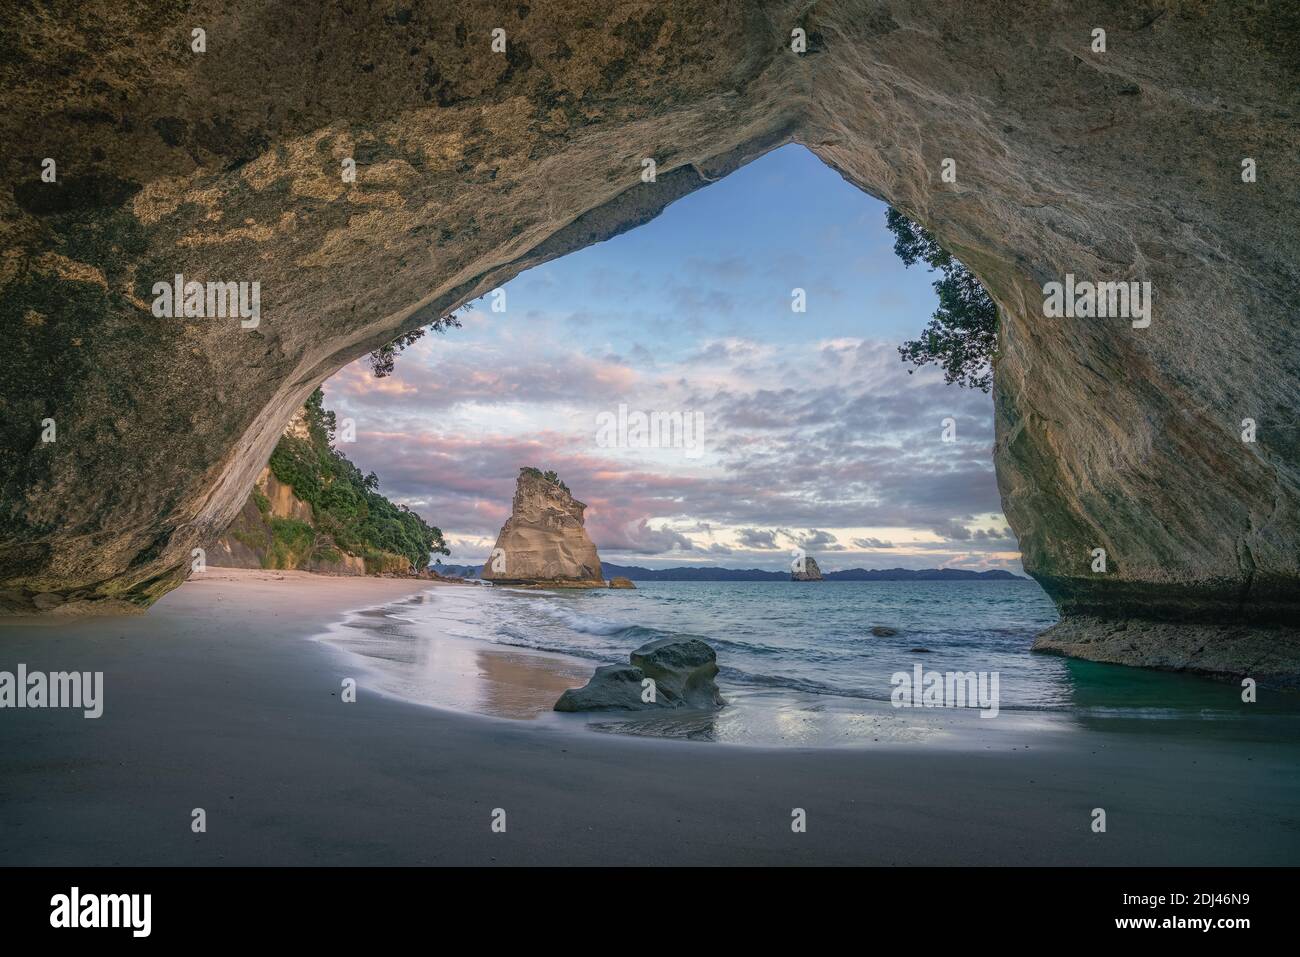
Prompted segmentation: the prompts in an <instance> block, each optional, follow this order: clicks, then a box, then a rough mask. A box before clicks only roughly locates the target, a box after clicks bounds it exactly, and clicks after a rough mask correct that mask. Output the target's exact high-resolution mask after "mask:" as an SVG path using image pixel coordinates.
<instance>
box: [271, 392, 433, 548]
mask: <svg viewBox="0 0 1300 957" xmlns="http://www.w3.org/2000/svg"><path fill="white" fill-rule="evenodd" d="M323 400H324V395H323V394H322V392H321V390H320V389H317V390H316V391H315V392H313V393H312V395H311V398H309V399H308V400H307V403H306V406H305V410H306V419H307V431H308V436H309V437H308V438H299V437H297V436H294V435H283V436H281V437H280V441H279V444H277V445H276V447H275V451H274V452H272V453H271V462H270V465H271V471H272V472H274V473H275V477H276V478H278V479H279V480H280V481H281V482H284V483H285V484H287V485H291V486H293V490H294V494H296V495H297V496H298V498H300V499H302V500H303V501H304V502H306V503H307V504H308V505H310V506H311V509H312V517H313V519H314V521H315V525H316V530H317V531H319V532H323V533H325V534H327V535H329V536H331V537H332V538H333V539H334V542H335V544H336V545H337V546H338V547H339V548H341V549H342V550H343V551H345V552H347V553H348V554H350V555H357V556H360V557H361V558H364V559H365V560H366V568H367V570H371V571H393V570H398V569H395V568H394V562H393V560H392V556H394V555H399V556H402V557H403V558H405V559H406V560H407V561H409V562H410V564H411V565H412V566H414V567H415V569H416V570H417V571H419V570H421V569H423V568H425V567H426V566H427V565H428V564H429V556H430V553H432V552H438V553H440V554H443V555H450V554H451V550H450V549H449V548H447V544H446V542H445V541H444V540H443V537H442V530H441V529H439V528H435V527H434V526H431V525H428V524H426V523H425V521H424V519H422V518H420V516H419V515H417V514H415V512H412V511H411V510H410V509H409V508H407V507H406V506H405V505H394V504H393V503H392V502H390V501H389V500H388V499H386V498H384V496H382V495H380V494H379V492H378V491H377V489H378V487H379V479H378V477H377V476H376V475H375V473H373V472H371V473H370V474H368V475H365V474H362V472H361V470H360V469H359V468H357V467H356V466H355V465H353V464H352V463H351V462H350V461H348V459H347V457H346V456H344V455H343V453H341V452H339V451H338V450H337V449H335V448H334V447H333V445H332V443H333V441H334V429H335V418H334V413H333V412H331V411H330V410H328V409H326V408H325V407H324V405H323Z"/></svg>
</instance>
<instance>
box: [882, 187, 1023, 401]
mask: <svg viewBox="0 0 1300 957" xmlns="http://www.w3.org/2000/svg"><path fill="white" fill-rule="evenodd" d="M885 224H886V225H887V226H888V227H889V231H890V232H891V233H893V234H894V252H895V253H897V254H898V258H899V259H901V260H902V261H903V265H904V266H913V265H915V264H916V263H917V262H924V263H925V264H926V265H927V266H929V267H930V269H931V271H934V270H938V271H939V278H938V279H936V280H935V282H934V291H935V292H936V293H937V294H938V296H939V308H938V309H936V310H935V312H934V315H933V316H932V317H931V318H930V322H929V324H928V325H926V327H925V329H924V330H922V332H921V338H919V339H914V340H912V341H911V342H905V343H903V344H902V345H901V346H899V347H898V354H899V355H900V356H901V357H902V359H903V361H904V362H911V363H912V364H913V365H915V366H916V367H917V368H920V367H921V366H923V365H926V364H928V363H934V364H935V365H937V366H939V367H940V368H941V369H943V378H944V381H945V382H955V383H957V384H958V385H961V386H966V387H967V388H971V389H979V390H981V391H982V392H987V391H989V388H990V387H991V386H992V385H993V365H992V363H993V355H994V353H995V352H996V351H997V347H998V333H997V329H998V307H997V304H996V303H995V302H994V301H993V300H992V299H991V298H990V297H989V294H988V293H987V292H986V291H985V289H984V286H983V285H981V284H980V281H979V280H978V279H976V278H975V276H974V274H973V273H971V272H970V270H968V269H967V268H966V267H965V266H963V265H962V264H961V263H960V262H958V261H957V260H956V259H954V258H953V257H952V254H951V253H949V252H948V251H947V250H946V249H944V248H943V247H942V246H940V245H939V243H938V242H936V241H935V238H934V237H933V236H931V235H930V233H928V232H927V231H926V230H925V229H924V228H922V227H921V226H918V225H917V224H916V223H914V222H912V221H911V220H910V219H908V218H907V217H906V216H904V215H903V214H902V213H900V212H899V211H898V210H896V209H894V208H893V207H892V206H891V207H890V208H889V211H888V212H887V213H886V214H885ZM914 371H915V370H914V369H909V370H908V373H909V374H911V373H912V372H914Z"/></svg>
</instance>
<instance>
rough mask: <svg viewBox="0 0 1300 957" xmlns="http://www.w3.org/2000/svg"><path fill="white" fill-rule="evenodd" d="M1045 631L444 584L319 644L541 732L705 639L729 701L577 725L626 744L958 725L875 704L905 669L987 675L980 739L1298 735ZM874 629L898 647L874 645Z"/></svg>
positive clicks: (783, 602)
mask: <svg viewBox="0 0 1300 957" xmlns="http://www.w3.org/2000/svg"><path fill="white" fill-rule="evenodd" d="M1056 620H1057V616H1056V610H1055V607H1054V606H1053V605H1052V602H1051V601H1050V600H1049V599H1048V597H1047V596H1046V594H1045V593H1044V592H1043V591H1042V589H1041V588H1039V586H1038V585H1037V584H1036V583H1035V582H1032V581H1018V582H820V583H794V582H644V583H639V584H638V586H637V589H636V590H635V591H623V590H589V591H530V590H524V589H513V588H508V587H500V586H497V587H474V586H470V587H445V586H444V587H439V588H433V589H430V590H429V591H427V592H425V593H423V594H421V595H419V596H415V597H414V598H411V599H407V600H405V601H402V602H397V603H395V604H393V605H390V606H387V608H385V609H383V610H380V611H377V612H371V613H368V615H367V616H365V617H362V618H358V619H357V620H355V621H353V622H351V623H350V624H349V625H347V626H346V627H342V626H341V627H340V628H339V629H337V630H336V631H337V633H336V634H334V635H333V636H330V641H331V643H333V644H335V645H338V646H341V647H343V648H345V649H346V650H347V651H350V652H353V653H356V654H360V655H362V656H363V657H365V658H366V659H367V663H369V664H371V665H375V666H376V667H377V669H378V671H379V672H380V676H381V678H382V686H383V687H384V688H385V689H386V690H388V691H391V692H392V693H394V694H397V695H399V696H401V697H405V698H408V699H412V700H416V701H420V702H422V703H426V704H433V705H442V706H447V707H453V708H458V709H465V710H476V711H482V712H484V713H489V714H496V715H498V716H506V717H516V718H542V717H545V718H546V719H547V720H566V719H555V718H554V716H552V715H550V714H549V712H550V707H551V705H552V704H553V703H554V701H555V698H556V697H557V696H558V693H559V692H560V691H562V690H563V689H564V688H565V687H575V686H578V685H581V684H582V683H583V682H584V681H585V679H586V678H587V677H588V676H589V675H590V673H591V670H592V669H593V668H594V667H595V665H597V664H604V663H626V662H627V660H628V653H629V652H630V651H632V650H633V649H635V648H636V647H638V646H639V645H642V644H644V643H645V642H647V641H652V640H654V639H656V638H661V637H664V636H693V637H698V638H701V639H703V640H704V641H706V642H708V643H709V644H710V645H711V646H712V647H713V648H714V649H715V650H716V651H717V654H718V664H719V667H720V673H719V676H718V683H719V685H720V686H721V688H722V692H723V695H724V696H725V697H726V698H727V700H728V702H729V704H728V706H727V707H726V708H724V709H723V710H722V712H720V713H719V714H718V715H713V716H709V717H708V718H707V719H702V720H700V721H695V720H694V719H691V720H689V721H686V723H685V724H683V723H682V721H683V720H685V719H679V718H677V717H672V716H670V717H669V718H662V717H657V716H653V715H651V716H638V717H635V718H631V719H628V720H623V719H615V718H610V717H608V716H600V717H597V718H594V719H593V718H587V719H584V720H587V721H588V723H589V724H591V725H593V726H597V727H598V729H601V730H618V731H623V732H628V733H646V734H663V735H670V736H685V737H702V738H708V739H712V740H728V741H736V742H742V743H758V744H788V743H795V744H803V745H823V744H840V743H859V742H863V741H880V740H892V741H899V740H905V741H917V740H923V739H926V738H933V737H936V736H938V737H943V736H951V735H952V734H954V733H956V732H958V731H959V730H960V728H961V727H968V726H969V725H970V722H969V720H968V719H969V718H971V717H974V716H975V715H976V712H975V711H974V710H973V709H966V710H965V713H964V714H960V715H959V714H956V713H955V712H957V711H961V710H962V709H952V708H940V709H920V708H917V709H910V710H908V709H896V708H893V707H891V706H890V701H891V692H892V691H893V688H894V685H893V684H892V683H891V678H892V677H893V676H894V675H895V674H897V673H900V672H906V673H913V671H914V668H915V667H916V666H917V665H919V666H920V667H921V669H922V670H923V671H924V672H932V671H936V672H940V673H945V672H972V671H973V672H977V673H978V672H985V673H990V674H996V675H997V676H998V682H999V689H998V697H999V703H998V707H999V709H1000V715H999V720H998V721H996V722H978V721H977V722H975V723H976V724H977V725H979V726H980V729H981V730H986V729H987V730H992V727H993V726H995V725H996V726H997V728H998V729H999V730H1002V729H1008V728H1010V729H1013V730H1016V731H1017V732H1019V731H1024V730H1031V729H1035V728H1037V729H1041V728H1046V727H1056V728H1060V727H1062V726H1063V725H1064V724H1089V725H1096V726H1098V727H1104V728H1106V729H1108V730H1125V729H1126V728H1127V727H1129V726H1133V727H1138V726H1140V727H1142V729H1143V730H1152V729H1153V728H1154V729H1155V730H1157V732H1158V733H1169V734H1178V735H1186V734H1187V733H1189V729H1188V722H1194V723H1195V724H1196V726H1197V728H1198V729H1199V730H1196V731H1195V732H1194V733H1196V734H1215V735H1217V734H1225V735H1229V736H1234V737H1243V738H1256V739H1261V740H1262V739H1277V738H1279V737H1282V738H1288V737H1291V736H1297V737H1300V734H1298V732H1300V696H1297V695H1284V694H1280V693H1273V692H1261V695H1260V700H1259V702H1257V703H1255V704H1246V703H1243V702H1242V701H1241V689H1240V687H1239V686H1237V685H1235V684H1233V683H1229V682H1220V681H1212V680H1208V679H1205V678H1197V677H1192V676H1188V675H1179V674H1169V673H1161V672H1152V671H1144V670H1140V669H1134V668H1125V667H1120V666H1115V665H1101V664H1096V663H1092V662H1081V661H1074V660H1070V659H1065V658H1060V657H1057V656H1053V655H1043V654H1034V653H1031V652H1030V646H1031V645H1032V644H1033V640H1034V637H1035V635H1037V634H1038V633H1039V632H1041V631H1043V630H1044V629H1045V628H1048V627H1050V626H1051V625H1052V624H1053V623H1054V622H1055V621H1056ZM873 626H882V627H886V628H891V629H894V630H896V631H897V634H894V635H889V636H875V635H872V634H871V629H872V627H873ZM530 692H531V693H530ZM692 721H693V722H694V723H692ZM963 721H965V722H966V725H962V724H961V722H963ZM1157 726H1163V727H1157Z"/></svg>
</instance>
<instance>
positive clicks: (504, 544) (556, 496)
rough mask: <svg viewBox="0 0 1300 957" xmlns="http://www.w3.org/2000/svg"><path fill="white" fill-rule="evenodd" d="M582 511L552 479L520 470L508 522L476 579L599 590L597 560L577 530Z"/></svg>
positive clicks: (534, 471)
mask: <svg viewBox="0 0 1300 957" xmlns="http://www.w3.org/2000/svg"><path fill="white" fill-rule="evenodd" d="M586 510H587V506H586V505H584V504H583V503H582V502H579V501H578V500H577V499H575V498H574V497H573V495H572V494H570V492H569V489H568V487H567V486H566V485H564V483H562V482H561V481H560V480H559V479H558V478H557V477H555V476H553V475H547V474H544V473H542V472H540V471H538V470H537V469H534V468H522V469H520V470H519V478H518V480H517V481H516V482H515V497H514V501H513V502H512V503H511V507H510V517H509V518H508V519H506V523H505V525H503V526H501V534H500V535H498V536H497V542H496V546H495V547H494V548H493V549H492V554H491V555H490V556H489V557H488V560H487V561H486V562H484V563H483V571H482V572H481V573H480V577H481V578H485V579H487V580H488V581H494V582H501V583H507V582H509V583H515V584H532V585H538V584H545V585H559V586H568V587H579V588H586V587H604V586H605V581H604V579H603V578H602V577H601V571H600V556H598V555H597V554H596V546H595V545H593V544H592V541H591V539H590V538H588V537H587V530H586V528H584V527H583V520H584V519H583V516H584V513H585V512H586Z"/></svg>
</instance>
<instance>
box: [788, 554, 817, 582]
mask: <svg viewBox="0 0 1300 957" xmlns="http://www.w3.org/2000/svg"><path fill="white" fill-rule="evenodd" d="M821 580H822V570H821V569H820V568H818V567H817V559H815V558H813V557H812V556H811V555H808V556H807V557H805V558H804V560H803V571H799V569H798V568H797V567H796V568H795V569H794V570H793V571H791V572H790V581H792V582H819V581H821Z"/></svg>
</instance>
